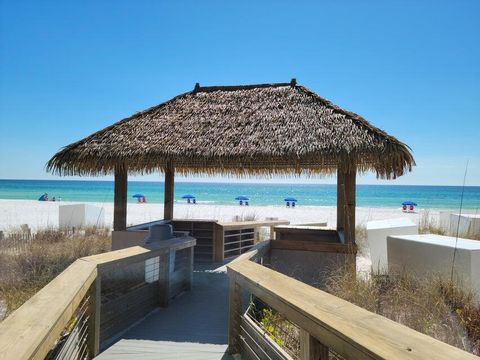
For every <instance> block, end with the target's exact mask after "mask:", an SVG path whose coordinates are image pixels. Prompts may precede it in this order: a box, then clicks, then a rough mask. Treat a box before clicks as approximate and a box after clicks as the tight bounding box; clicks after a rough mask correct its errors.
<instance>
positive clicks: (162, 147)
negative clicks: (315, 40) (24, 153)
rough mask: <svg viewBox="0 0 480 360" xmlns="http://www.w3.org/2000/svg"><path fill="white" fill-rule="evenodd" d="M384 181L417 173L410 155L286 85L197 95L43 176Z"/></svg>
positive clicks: (68, 157) (126, 126) (141, 118)
mask: <svg viewBox="0 0 480 360" xmlns="http://www.w3.org/2000/svg"><path fill="white" fill-rule="evenodd" d="M349 161H354V162H355V163H356V167H357V170H359V171H366V170H373V171H375V172H376V173H377V175H378V176H380V177H384V178H391V177H396V176H400V175H402V174H404V173H405V171H407V170H408V171H410V170H411V167H412V165H414V160H413V157H412V155H411V153H410V151H409V148H408V147H407V146H406V145H405V144H403V143H402V142H400V141H398V140H397V139H396V138H394V137H393V136H390V135H388V134H387V133H385V132H384V131H382V130H380V129H378V128H376V127H374V126H372V125H371V124H370V123H369V122H368V121H366V120H365V119H364V118H362V117H361V116H359V115H357V114H354V113H352V112H349V111H346V110H343V109H341V108H339V107H338V106H336V105H334V104H332V103H331V102H330V101H328V100H325V99H324V98H321V97H320V96H318V95H317V94H315V93H314V92H312V91H310V90H309V89H307V88H305V87H303V86H298V85H296V83H295V81H294V80H292V82H291V83H279V84H261V85H247V86H212V87H200V86H199V85H198V84H197V85H196V86H195V89H194V90H193V91H191V92H188V93H185V94H182V95H179V96H177V97H175V98H173V99H171V100H169V101H166V102H164V103H162V104H160V105H157V106H154V107H152V108H150V109H147V110H145V111H142V112H139V113H137V114H135V115H133V116H131V117H128V118H126V119H123V120H121V121H119V122H117V123H115V124H113V125H111V126H109V127H106V128H105V129H103V130H100V131H98V132H96V133H94V134H92V135H90V136H88V137H86V138H84V139H82V140H80V141H77V142H75V143H73V144H71V145H68V146H66V147H65V148H63V149H62V150H61V151H59V152H58V153H57V154H55V156H53V158H52V159H51V160H50V161H49V162H48V164H47V169H48V170H49V171H52V172H56V173H58V174H64V175H74V174H76V175H86V174H107V173H111V172H112V171H113V170H114V169H115V167H116V166H117V167H118V166H120V167H122V166H123V167H126V168H127V169H128V171H130V172H140V173H143V172H151V171H155V170H160V171H162V169H163V168H164V167H165V164H166V163H167V162H171V164H173V166H174V167H175V170H176V171H179V172H181V173H208V174H210V173H223V174H240V175H242V174H247V173H248V174H250V173H253V174H272V173H281V174H285V173H300V172H307V173H331V172H334V171H336V169H337V165H338V164H339V163H340V162H343V163H347V162H349Z"/></svg>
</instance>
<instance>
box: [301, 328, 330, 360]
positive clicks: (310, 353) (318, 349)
mask: <svg viewBox="0 0 480 360" xmlns="http://www.w3.org/2000/svg"><path fill="white" fill-rule="evenodd" d="M300 359H301V360H328V359H329V356H328V347H326V346H325V345H323V344H321V343H320V342H319V341H318V340H317V339H315V338H314V337H313V336H312V335H310V334H309V333H308V332H307V331H305V330H303V329H300Z"/></svg>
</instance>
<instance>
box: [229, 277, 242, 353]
mask: <svg viewBox="0 0 480 360" xmlns="http://www.w3.org/2000/svg"><path fill="white" fill-rule="evenodd" d="M229 278H230V286H229V290H228V353H229V354H238V353H240V344H239V341H240V339H239V337H240V323H241V317H242V297H241V293H240V290H241V289H240V286H239V285H238V284H237V282H236V281H235V276H234V275H232V276H229Z"/></svg>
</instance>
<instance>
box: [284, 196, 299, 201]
mask: <svg viewBox="0 0 480 360" xmlns="http://www.w3.org/2000/svg"><path fill="white" fill-rule="evenodd" d="M283 201H289V202H297V201H298V200H297V199H295V198H294V197H291V196H290V197H286V198H285V199H283Z"/></svg>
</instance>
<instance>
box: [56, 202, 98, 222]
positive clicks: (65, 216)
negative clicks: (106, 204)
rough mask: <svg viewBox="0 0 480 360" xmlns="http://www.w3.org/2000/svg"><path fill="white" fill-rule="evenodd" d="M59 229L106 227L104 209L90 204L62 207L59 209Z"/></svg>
mask: <svg viewBox="0 0 480 360" xmlns="http://www.w3.org/2000/svg"><path fill="white" fill-rule="evenodd" d="M58 225H59V227H84V226H100V227H102V226H105V211H104V209H103V208H99V207H97V206H93V205H89V204H74V205H60V206H59V208H58Z"/></svg>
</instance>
